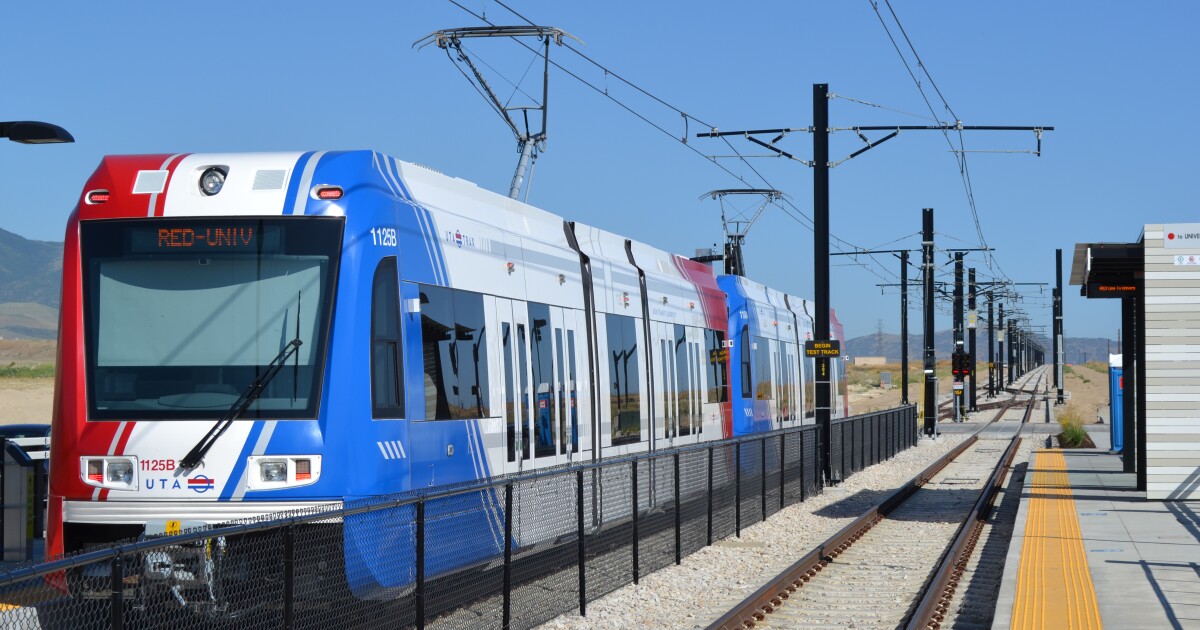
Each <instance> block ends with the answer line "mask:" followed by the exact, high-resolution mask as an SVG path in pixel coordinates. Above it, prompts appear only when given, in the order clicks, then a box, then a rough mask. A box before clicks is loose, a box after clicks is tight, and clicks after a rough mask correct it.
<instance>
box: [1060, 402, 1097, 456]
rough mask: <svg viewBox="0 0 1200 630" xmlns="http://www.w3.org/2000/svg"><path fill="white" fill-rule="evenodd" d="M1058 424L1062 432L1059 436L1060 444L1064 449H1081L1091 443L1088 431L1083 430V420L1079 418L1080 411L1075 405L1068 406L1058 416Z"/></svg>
mask: <svg viewBox="0 0 1200 630" xmlns="http://www.w3.org/2000/svg"><path fill="white" fill-rule="evenodd" d="M1058 424H1059V426H1060V427H1062V432H1061V433H1059V434H1058V443H1059V445H1060V446H1062V447H1063V448H1079V447H1081V446H1084V445H1086V444H1087V442H1089V441H1090V438H1088V434H1087V431H1086V430H1084V428H1083V420H1081V419H1080V417H1079V409H1078V408H1077V407H1075V405H1067V406H1066V407H1065V408H1063V410H1062V411H1061V412H1059V414H1058Z"/></svg>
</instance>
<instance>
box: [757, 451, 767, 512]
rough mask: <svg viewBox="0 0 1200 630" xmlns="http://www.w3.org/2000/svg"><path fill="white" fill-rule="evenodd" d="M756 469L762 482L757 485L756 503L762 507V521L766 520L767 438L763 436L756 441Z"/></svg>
mask: <svg viewBox="0 0 1200 630" xmlns="http://www.w3.org/2000/svg"><path fill="white" fill-rule="evenodd" d="M758 446H759V448H758V461H759V465H758V467H759V468H760V469H761V470H762V480H761V482H762V483H760V484H759V486H760V488H759V490H758V502H759V503H760V504H762V505H761V507H762V520H764V521H765V520H767V438H766V437H765V436H764V437H762V438H761V439H759V440H758Z"/></svg>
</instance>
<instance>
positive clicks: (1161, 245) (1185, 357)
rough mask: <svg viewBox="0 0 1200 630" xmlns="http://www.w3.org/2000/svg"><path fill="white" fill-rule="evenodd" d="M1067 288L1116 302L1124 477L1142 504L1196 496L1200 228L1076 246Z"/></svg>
mask: <svg viewBox="0 0 1200 630" xmlns="http://www.w3.org/2000/svg"><path fill="white" fill-rule="evenodd" d="M1071 284H1072V285H1078V286H1080V293H1081V294H1082V295H1083V296H1085V297H1088V298H1094V299H1119V300H1121V327H1122V329H1123V335H1122V337H1123V341H1122V354H1123V355H1124V357H1123V363H1124V367H1123V376H1124V392H1123V394H1124V396H1123V405H1124V407H1123V410H1122V411H1123V415H1124V421H1125V422H1124V435H1123V438H1124V446H1125V448H1124V449H1123V451H1122V454H1123V457H1124V467H1125V471H1127V472H1136V473H1137V489H1138V490H1140V491H1142V492H1145V497H1146V498H1147V499H1153V500H1186V499H1200V223H1176V224H1147V225H1145V227H1144V228H1143V230H1142V234H1141V237H1140V238H1139V239H1138V240H1137V241H1136V242H1132V243H1078V244H1076V246H1075V256H1074V261H1073V263H1072V266H1071Z"/></svg>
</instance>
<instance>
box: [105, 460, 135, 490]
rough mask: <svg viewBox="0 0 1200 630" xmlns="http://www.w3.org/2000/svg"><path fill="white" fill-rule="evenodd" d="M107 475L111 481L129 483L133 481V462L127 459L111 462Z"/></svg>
mask: <svg viewBox="0 0 1200 630" xmlns="http://www.w3.org/2000/svg"><path fill="white" fill-rule="evenodd" d="M107 477H108V480H109V481H111V482H114V483H120V484H124V485H129V484H130V482H132V481H133V464H132V463H130V462H127V461H123V462H109V464H108V473H107Z"/></svg>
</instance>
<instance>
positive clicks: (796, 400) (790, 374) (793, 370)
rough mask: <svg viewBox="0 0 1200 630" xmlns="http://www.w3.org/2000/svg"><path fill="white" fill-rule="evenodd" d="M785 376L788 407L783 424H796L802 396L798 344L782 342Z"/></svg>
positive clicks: (798, 418) (798, 419)
mask: <svg viewBox="0 0 1200 630" xmlns="http://www.w3.org/2000/svg"><path fill="white" fill-rule="evenodd" d="M782 345H783V347H784V351H783V365H784V378H785V379H786V381H787V383H786V387H787V390H786V391H787V396H788V398H787V406H786V407H787V408H786V410H785V411H786V413H785V416H784V421H783V426H785V427H791V426H796V425H797V424H799V422H800V418H801V415H802V413H801V398H800V370H799V365H798V363H799V361H798V359H797V357H796V344H794V343H785V344H782Z"/></svg>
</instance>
